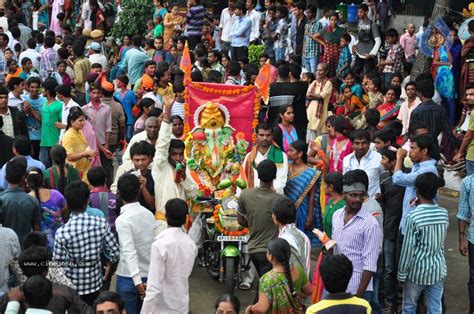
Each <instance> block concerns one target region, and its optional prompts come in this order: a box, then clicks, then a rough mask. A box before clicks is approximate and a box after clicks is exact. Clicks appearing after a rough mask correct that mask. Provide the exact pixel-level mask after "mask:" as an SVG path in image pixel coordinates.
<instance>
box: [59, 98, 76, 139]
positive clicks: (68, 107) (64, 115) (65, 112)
mask: <svg viewBox="0 0 474 314" xmlns="http://www.w3.org/2000/svg"><path fill="white" fill-rule="evenodd" d="M73 107H80V106H79V104H78V103H77V102H75V101H74V100H72V99H71V100H69V102H68V103H67V105H66V104H64V105H63V111H62V115H61V123H62V124H64V125H67V116H68V115H69V111H70V110H71V108H73ZM65 132H66V129H61V134H60V135H59V139H62V138H63V135H64V133H65Z"/></svg>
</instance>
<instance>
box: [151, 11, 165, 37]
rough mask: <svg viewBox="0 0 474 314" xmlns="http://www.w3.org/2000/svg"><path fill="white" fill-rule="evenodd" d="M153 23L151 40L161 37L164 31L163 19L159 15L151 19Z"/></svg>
mask: <svg viewBox="0 0 474 314" xmlns="http://www.w3.org/2000/svg"><path fill="white" fill-rule="evenodd" d="M153 21H154V23H155V28H154V30H153V38H156V37H158V36H163V32H164V31H165V28H164V26H163V17H162V16H161V15H157V16H155V17H154V18H153Z"/></svg>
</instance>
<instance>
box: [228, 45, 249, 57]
mask: <svg viewBox="0 0 474 314" xmlns="http://www.w3.org/2000/svg"><path fill="white" fill-rule="evenodd" d="M230 54H231V56H230V58H231V59H232V61H239V58H240V57H247V56H248V48H247V47H246V46H243V47H232V46H231V47H230Z"/></svg>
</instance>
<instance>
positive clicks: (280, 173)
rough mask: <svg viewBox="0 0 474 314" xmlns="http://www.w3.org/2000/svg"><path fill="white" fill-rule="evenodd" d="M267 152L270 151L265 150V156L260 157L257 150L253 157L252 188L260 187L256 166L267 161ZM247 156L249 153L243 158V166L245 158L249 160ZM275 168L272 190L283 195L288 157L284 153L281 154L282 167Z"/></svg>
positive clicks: (245, 162)
mask: <svg viewBox="0 0 474 314" xmlns="http://www.w3.org/2000/svg"><path fill="white" fill-rule="evenodd" d="M269 151H270V149H269V150H267V152H266V153H265V155H262V154H261V153H260V152H259V151H258V150H257V155H256V156H255V168H253V178H254V180H253V182H254V183H253V186H254V187H258V186H260V179H259V178H258V172H257V169H256V167H257V166H258V164H259V163H260V162H261V161H262V160H265V159H267V157H268V152H269ZM249 156H250V153H248V154H247V155H246V156H245V159H244V163H243V164H244V165H246V164H247V158H249ZM276 166H277V174H276V178H275V180H273V188H274V189H275V192H277V193H278V194H282V195H284V194H285V192H284V191H283V189H284V188H285V186H286V180H287V178H288V157H287V156H286V154H285V153H283V164H282V165H276Z"/></svg>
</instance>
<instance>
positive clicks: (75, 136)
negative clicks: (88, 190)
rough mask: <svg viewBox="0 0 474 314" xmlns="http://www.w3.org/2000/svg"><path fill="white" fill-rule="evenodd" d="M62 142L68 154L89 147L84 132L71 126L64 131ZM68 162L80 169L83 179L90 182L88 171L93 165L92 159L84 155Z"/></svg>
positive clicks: (79, 151) (80, 151)
mask: <svg viewBox="0 0 474 314" xmlns="http://www.w3.org/2000/svg"><path fill="white" fill-rule="evenodd" d="M61 144H62V145H63V147H64V148H65V149H66V152H67V154H68V155H69V154H77V153H82V152H83V151H85V150H86V149H87V146H88V145H87V141H86V137H85V136H84V133H82V131H78V130H76V129H74V128H69V129H68V130H67V131H66V133H64V136H63V139H62V143H61ZM68 163H69V164H71V165H72V166H73V167H74V168H76V169H77V170H78V171H79V174H80V176H81V178H82V181H84V182H86V183H88V181H87V171H88V170H89V169H90V167H91V162H90V160H89V159H88V158H86V157H82V158H81V159H79V160H76V161H68Z"/></svg>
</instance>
